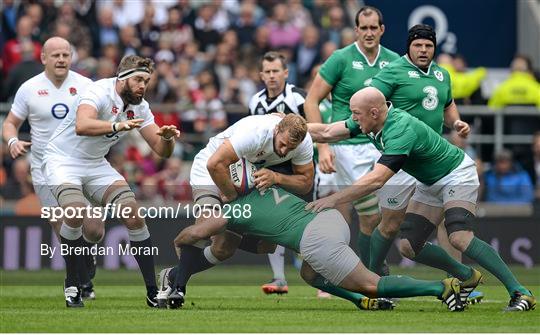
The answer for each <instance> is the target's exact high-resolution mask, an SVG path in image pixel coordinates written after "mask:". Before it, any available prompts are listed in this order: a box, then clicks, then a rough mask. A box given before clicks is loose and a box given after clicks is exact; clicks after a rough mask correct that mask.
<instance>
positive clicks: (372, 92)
mask: <svg viewBox="0 0 540 335" xmlns="http://www.w3.org/2000/svg"><path fill="white" fill-rule="evenodd" d="M350 108H351V112H352V118H353V120H354V121H355V122H356V123H358V125H360V128H362V132H363V133H364V134H367V133H370V132H372V131H375V132H376V131H378V130H380V129H381V128H382V126H383V125H384V121H385V120H386V114H387V112H388V107H387V106H386V99H385V97H384V95H383V94H382V93H381V91H379V90H378V89H376V88H374V87H366V88H364V89H361V90H359V91H358V92H356V93H355V94H353V96H352V97H351V100H350Z"/></svg>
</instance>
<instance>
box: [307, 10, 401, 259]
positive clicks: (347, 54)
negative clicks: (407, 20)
mask: <svg viewBox="0 0 540 335" xmlns="http://www.w3.org/2000/svg"><path fill="white" fill-rule="evenodd" d="M355 21H356V22H355V23H356V27H355V31H356V35H357V40H356V41H355V42H354V43H352V44H350V45H348V46H346V47H344V48H342V49H339V50H336V51H335V52H334V53H333V54H332V55H331V56H330V57H329V58H328V59H327V60H326V61H325V62H324V64H323V65H322V67H321V69H320V70H319V73H318V74H317V75H316V77H315V79H314V81H313V84H312V85H311V87H310V89H309V91H308V95H307V97H306V101H305V103H304V111H305V113H306V119H307V121H308V122H317V123H320V122H321V115H320V113H319V108H318V107H319V103H320V102H321V101H322V100H323V99H324V98H326V97H327V96H328V95H329V93H332V120H333V121H340V120H346V119H347V118H349V117H350V116H351V111H350V110H349V100H350V98H351V96H352V95H353V94H354V93H355V92H356V91H358V90H359V89H361V88H364V87H367V86H369V83H370V82H371V79H372V78H373V77H374V76H375V75H376V74H377V73H378V72H379V71H380V70H381V69H382V68H384V67H385V66H386V65H387V64H389V63H390V62H392V61H394V60H396V59H399V55H398V54H397V53H395V52H393V51H391V50H389V49H387V48H385V47H383V46H381V45H380V41H381V37H382V35H383V34H384V30H385V26H384V24H383V16H382V14H381V12H380V11H379V10H378V9H377V8H375V7H371V6H364V7H362V8H361V9H360V10H359V11H358V12H357V13H356V20H355ZM318 150H319V168H320V170H321V172H323V173H332V172H336V178H335V184H336V185H337V186H347V185H350V184H352V183H353V182H354V181H355V180H357V179H358V178H360V177H361V176H363V175H365V174H366V173H368V172H369V171H370V170H371V169H372V168H373V164H375V162H376V161H377V159H379V157H380V153H379V152H378V151H377V150H376V149H375V147H374V146H373V145H372V144H371V143H370V141H369V139H368V138H367V137H366V136H359V137H356V138H354V139H347V140H344V141H340V142H338V143H335V144H333V145H332V148H330V147H329V146H328V145H327V144H320V145H319V146H318ZM353 206H354V208H355V210H356V212H357V213H358V216H359V219H360V227H359V235H358V247H359V251H360V257H361V259H362V262H363V263H364V265H366V266H369V263H370V261H369V254H370V250H369V248H370V238H371V233H372V231H373V229H374V228H375V227H376V226H377V225H378V224H379V221H380V213H379V205H378V200H377V197H376V196H375V195H374V194H369V195H366V196H365V197H364V198H362V199H358V200H357V201H356V202H355V203H354V204H353ZM349 208H350V207H349V205H348V204H346V205H345V206H344V207H342V208H340V209H339V210H340V211H341V212H342V214H343V215H344V216H345V217H346V218H348V217H349V215H348V212H349Z"/></svg>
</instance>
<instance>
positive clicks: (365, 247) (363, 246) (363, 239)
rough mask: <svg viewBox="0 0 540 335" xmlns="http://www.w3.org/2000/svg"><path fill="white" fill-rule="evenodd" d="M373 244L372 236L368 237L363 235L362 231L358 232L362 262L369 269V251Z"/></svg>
mask: <svg viewBox="0 0 540 335" xmlns="http://www.w3.org/2000/svg"><path fill="white" fill-rule="evenodd" d="M370 244H371V236H370V235H366V234H364V233H362V232H361V231H359V232H358V252H359V253H360V259H361V260H362V264H364V266H365V267H366V268H369V252H370V251H369V249H370Z"/></svg>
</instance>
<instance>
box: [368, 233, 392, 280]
mask: <svg viewBox="0 0 540 335" xmlns="http://www.w3.org/2000/svg"><path fill="white" fill-rule="evenodd" d="M393 241H394V239H393V238H392V239H390V240H387V239H386V238H385V237H384V236H382V234H381V232H380V231H379V229H378V228H375V230H374V231H373V234H371V247H370V256H369V269H370V270H371V271H373V272H375V273H377V274H380V272H381V266H382V265H383V262H384V259H385V258H386V255H387V254H388V251H389V250H390V247H392V242H393Z"/></svg>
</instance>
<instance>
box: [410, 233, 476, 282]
mask: <svg viewBox="0 0 540 335" xmlns="http://www.w3.org/2000/svg"><path fill="white" fill-rule="evenodd" d="M412 260H413V261H415V262H418V263H422V264H425V265H428V266H431V267H433V268H437V269H440V270H443V271H446V272H448V273H450V274H451V275H452V276H454V277H456V278H458V279H459V280H463V281H464V280H467V279H469V278H470V277H471V275H472V270H471V268H470V267H469V266H466V265H463V264H462V263H460V262H458V261H456V260H455V259H453V258H452V256H450V255H449V254H448V253H447V252H446V251H444V249H443V248H441V247H439V246H437V245H434V244H431V243H429V242H427V243H426V244H425V245H424V248H422V250H421V251H420V252H419V253H418V255H416V256H415V257H414V258H413V259H412Z"/></svg>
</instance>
